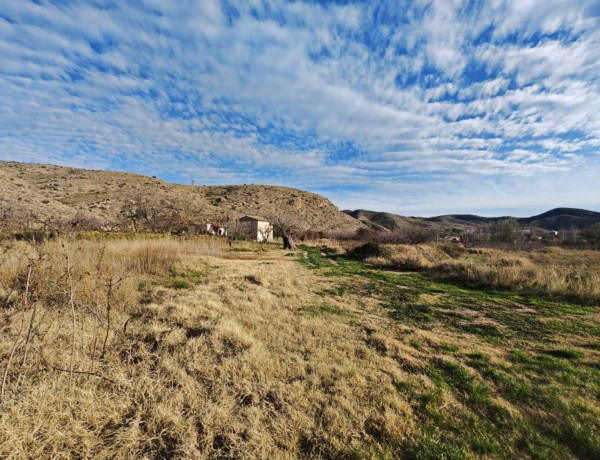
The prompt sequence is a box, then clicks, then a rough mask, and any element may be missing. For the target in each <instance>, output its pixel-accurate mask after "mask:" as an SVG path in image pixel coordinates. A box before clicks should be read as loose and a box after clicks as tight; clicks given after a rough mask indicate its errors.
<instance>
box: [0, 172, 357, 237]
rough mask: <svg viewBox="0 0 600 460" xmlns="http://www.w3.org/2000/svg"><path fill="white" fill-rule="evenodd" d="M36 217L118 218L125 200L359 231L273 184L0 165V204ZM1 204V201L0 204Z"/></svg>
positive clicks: (200, 214)
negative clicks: (187, 181)
mask: <svg viewBox="0 0 600 460" xmlns="http://www.w3.org/2000/svg"><path fill="white" fill-rule="evenodd" d="M2 200H4V201H5V202H7V203H10V205H11V206H13V207H15V208H16V209H18V210H20V211H24V212H25V213H27V214H32V213H34V214H36V216H38V217H39V219H47V218H50V217H52V216H58V217H72V216H74V215H75V214H77V213H85V215H88V216H91V217H93V218H96V219H99V220H101V221H103V222H109V221H117V220H119V219H120V220H123V219H124V217H123V214H122V211H123V207H124V205H126V203H127V202H128V201H135V200H145V201H147V202H152V203H154V204H155V206H157V207H160V206H173V205H178V206H179V207H181V208H185V211H186V212H187V214H189V215H190V221H191V222H194V223H197V224H200V225H201V224H203V223H204V222H205V221H214V222H215V223H220V222H222V221H223V220H224V219H225V218H229V217H235V218H237V217H241V216H243V215H264V216H265V217H268V216H275V215H281V214H289V215H292V216H293V217H294V218H295V219H297V220H300V221H302V222H303V223H304V226H306V227H308V228H310V229H311V230H314V231H330V232H331V231H338V230H340V229H343V230H344V231H349V232H353V231H356V230H358V229H359V228H361V227H364V226H363V224H361V223H360V222H359V221H357V220H356V219H353V218H352V217H350V216H348V215H347V214H345V213H342V212H341V211H340V210H339V209H338V208H337V207H336V206H335V205H333V204H332V203H331V201H329V200H328V199H327V198H325V197H322V196H320V195H317V194H315V193H312V192H307V191H304V190H299V189H294V188H291V187H282V186H275V185H220V186H218V185H214V186H212V185H211V186H209V185H200V186H198V185H182V184H176V183H170V182H166V181H162V180H160V179H158V178H156V177H155V176H152V177H150V176H145V175H141V174H135V173H130V172H114V171H106V170H88V169H82V168H71V167H65V166H54V165H46V164H34V163H19V162H7V161H0V201H2ZM0 204H2V203H0Z"/></svg>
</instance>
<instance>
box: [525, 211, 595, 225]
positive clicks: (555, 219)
mask: <svg viewBox="0 0 600 460" xmlns="http://www.w3.org/2000/svg"><path fill="white" fill-rule="evenodd" d="M519 223H521V224H522V225H534V226H536V227H541V228H545V229H547V230H560V229H561V228H564V229H571V228H585V227H588V226H590V225H594V224H597V223H600V212H595V211H588V210H586V209H576V208H556V209H552V210H550V211H547V212H544V213H542V214H539V215H537V216H532V217H526V218H523V219H519Z"/></svg>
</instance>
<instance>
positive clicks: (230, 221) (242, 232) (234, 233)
mask: <svg viewBox="0 0 600 460" xmlns="http://www.w3.org/2000/svg"><path fill="white" fill-rule="evenodd" d="M223 228H224V229H225V230H224V235H223V236H225V238H226V239H227V244H229V247H232V246H233V242H234V241H237V240H241V239H244V238H246V237H247V236H248V232H247V229H246V228H245V227H244V226H243V225H242V223H241V222H240V220H239V219H238V218H237V217H235V216H234V215H232V214H227V215H226V217H225V222H224V223H223Z"/></svg>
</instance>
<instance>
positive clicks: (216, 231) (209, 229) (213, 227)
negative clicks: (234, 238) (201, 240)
mask: <svg viewBox="0 0 600 460" xmlns="http://www.w3.org/2000/svg"><path fill="white" fill-rule="evenodd" d="M206 233H208V234H209V235H219V236H227V229H226V228H225V227H221V226H220V225H217V224H209V223H208V222H207V223H206Z"/></svg>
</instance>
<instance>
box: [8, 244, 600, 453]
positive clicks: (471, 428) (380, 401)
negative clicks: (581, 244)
mask: <svg viewBox="0 0 600 460" xmlns="http://www.w3.org/2000/svg"><path fill="white" fill-rule="evenodd" d="M322 243H323V244H322V245H321V244H320V245H313V246H311V245H307V246H301V247H300V249H299V250H298V251H295V252H288V251H283V250H281V249H278V247H277V245H271V244H267V245H260V244H254V243H248V242H236V243H235V245H234V247H233V248H229V247H228V246H227V244H226V242H225V241H223V240H221V239H219V238H212V237H206V238H197V239H189V240H178V239H174V238H167V237H165V238H153V239H146V238H143V237H138V238H135V239H129V238H128V237H126V236H122V237H118V238H111V239H107V238H104V237H102V236H101V235H94V234H86V235H80V237H79V238H73V239H70V240H58V241H50V242H45V243H40V244H36V245H33V244H31V243H29V242H25V241H14V240H11V239H6V240H4V241H2V242H1V243H0V315H1V327H2V334H1V335H0V356H1V357H2V359H1V361H0V362H1V363H2V364H1V366H0V379H1V380H2V387H1V401H0V457H2V458H15V459H16V458H100V459H102V458H106V459H108V458H111V459H112V458H122V459H125V458H199V459H209V458H215V459H216V458H219V459H223V458H225V459H227V458H231V459H238V458H241V459H244V458H248V459H250V458H290V459H291V458H322V459H331V458H351V459H352V458H354V459H370V458H378V459H388V458H389V459H392V458H406V459H440V458H446V459H460V458H539V459H551V458H564V459H573V458H600V310H599V308H600V306H599V304H600V294H599V290H600V281H599V279H598V273H599V268H600V255H599V254H598V253H596V252H593V251H567V250H560V249H552V248H549V249H546V250H544V251H536V252H529V253H527V252H518V253H506V252H501V251H493V250H487V249H465V248H461V247H452V246H450V247H444V246H436V245H431V246H389V247H386V248H385V251H384V252H382V253H381V254H376V255H371V256H369V257H365V258H363V259H361V260H356V259H352V258H350V257H348V255H347V254H346V253H345V250H346V249H350V248H345V247H342V246H341V245H340V243H336V242H331V241H327V242H325V241H324V242H322ZM344 244H346V243H344Z"/></svg>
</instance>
